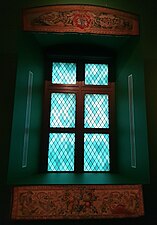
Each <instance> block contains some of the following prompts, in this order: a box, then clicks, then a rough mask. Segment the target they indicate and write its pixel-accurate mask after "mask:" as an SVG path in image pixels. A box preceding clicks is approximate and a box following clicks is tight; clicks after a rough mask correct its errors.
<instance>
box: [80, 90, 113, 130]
mask: <svg viewBox="0 0 157 225" xmlns="http://www.w3.org/2000/svg"><path fill="white" fill-rule="evenodd" d="M84 107H85V112H84V126H85V128H108V127H109V105H108V95H102V94H86V95H85V105H84Z"/></svg>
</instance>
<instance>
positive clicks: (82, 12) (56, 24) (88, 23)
mask: <svg viewBox="0 0 157 225" xmlns="http://www.w3.org/2000/svg"><path fill="white" fill-rule="evenodd" d="M23 20H24V23H23V29H24V30H25V31H40V32H55V33H89V34H103V35H139V22H138V16H136V15H134V14H130V13H127V12H124V11H119V10H115V9H110V8H105V7H99V6H89V5H57V6H56V5H55V6H43V7H37V8H30V9H25V10H24V12H23Z"/></svg>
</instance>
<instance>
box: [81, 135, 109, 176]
mask: <svg viewBox="0 0 157 225" xmlns="http://www.w3.org/2000/svg"><path fill="white" fill-rule="evenodd" d="M109 170H110V155H109V134H97V133H95V134H87V133H85V134H84V171H85V172H87V171H89V172H99V171H109Z"/></svg>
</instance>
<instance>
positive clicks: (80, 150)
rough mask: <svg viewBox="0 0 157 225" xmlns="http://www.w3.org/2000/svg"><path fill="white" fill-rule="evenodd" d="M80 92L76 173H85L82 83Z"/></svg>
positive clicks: (77, 112)
mask: <svg viewBox="0 0 157 225" xmlns="http://www.w3.org/2000/svg"><path fill="white" fill-rule="evenodd" d="M78 84H79V92H78V94H77V105H76V139H75V140H76V143H75V148H76V149H75V172H77V173H81V172H83V167H84V133H83V127H84V98H83V94H82V82H81V81H80V82H78Z"/></svg>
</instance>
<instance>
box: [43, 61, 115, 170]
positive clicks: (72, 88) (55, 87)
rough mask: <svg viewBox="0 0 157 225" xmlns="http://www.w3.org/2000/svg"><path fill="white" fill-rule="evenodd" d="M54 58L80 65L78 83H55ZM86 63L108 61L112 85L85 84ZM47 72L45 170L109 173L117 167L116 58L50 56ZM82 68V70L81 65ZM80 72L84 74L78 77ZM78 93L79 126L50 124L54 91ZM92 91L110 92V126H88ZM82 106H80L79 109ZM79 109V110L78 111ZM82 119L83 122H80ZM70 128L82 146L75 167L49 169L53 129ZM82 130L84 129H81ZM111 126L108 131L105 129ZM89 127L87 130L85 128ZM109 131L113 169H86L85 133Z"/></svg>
mask: <svg viewBox="0 0 157 225" xmlns="http://www.w3.org/2000/svg"><path fill="white" fill-rule="evenodd" d="M52 62H65V63H67V62H71V63H76V65H77V82H76V84H64V85H63V84H52V81H51V80H52ZM86 63H93V64H96V63H97V64H100V63H103V64H108V69H109V78H108V79H109V82H108V85H85V83H84V75H83V74H84V70H83V65H84V64H86ZM47 65H48V67H47V69H48V70H47V75H46V80H45V88H44V100H43V101H44V104H43V127H42V144H41V148H42V149H41V167H40V169H41V171H42V172H47V173H107V172H109V173H110V172H112V171H113V170H114V168H115V157H114V155H115V153H114V152H115V119H114V118H115V82H114V74H113V70H112V67H113V62H112V61H111V59H90V60H89V59H83V60H82V59H81V60H80V59H77V60H76V59H70V60H69V58H68V59H65V60H62V59H61V58H51V60H48V64H47ZM79 68H81V70H80V69H79ZM78 73H79V74H81V76H79V78H78ZM55 92H56V93H74V94H76V126H75V128H50V127H49V121H50V102H51V93H55ZM86 93H88V94H94V93H97V94H108V96H109V123H110V126H109V128H106V129H105V128H84V124H83V122H84V98H83V96H84V95H85V94H86ZM78 109H79V110H78ZM78 111H79V113H78ZM80 121H81V122H80ZM53 130H54V131H55V133H57V132H58V133H60V132H67V133H68V132H69V133H75V135H76V136H75V143H76V144H75V145H76V146H79V151H78V149H77V148H76V149H75V159H74V171H47V166H48V145H49V133H53V132H52V131H53ZM80 130H81V132H80ZM105 130H107V132H105ZM85 131H86V132H85ZM91 131H92V133H107V134H110V139H109V143H110V149H109V151H110V170H109V171H84V170H83V167H84V163H83V162H84V146H83V145H84V141H83V139H84V133H91Z"/></svg>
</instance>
